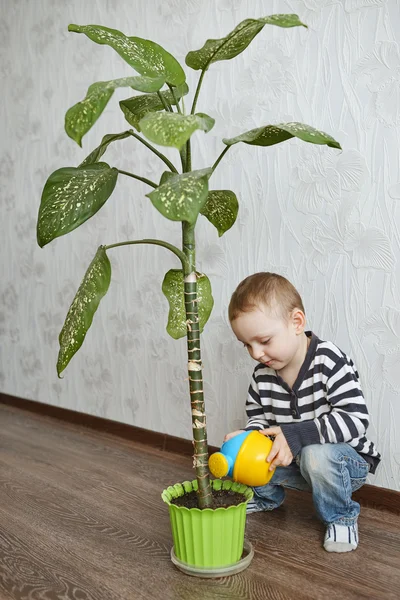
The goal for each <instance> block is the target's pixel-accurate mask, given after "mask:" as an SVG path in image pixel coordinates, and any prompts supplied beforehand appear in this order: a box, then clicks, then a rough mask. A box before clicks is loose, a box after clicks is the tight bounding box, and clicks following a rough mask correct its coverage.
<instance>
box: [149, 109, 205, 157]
mask: <svg viewBox="0 0 400 600" xmlns="http://www.w3.org/2000/svg"><path fill="white" fill-rule="evenodd" d="M214 123H215V120H214V119H212V118H211V117H209V116H208V115H205V114H203V113H198V114H196V115H181V114H178V113H170V112H160V113H150V114H147V115H146V116H145V117H144V118H143V119H142V120H141V121H140V123H139V127H140V129H141V130H142V132H143V133H144V135H145V136H146V137H147V139H148V140H150V141H151V142H154V143H155V144H159V145H160V146H172V147H173V148H177V149H178V150H179V149H180V148H182V146H183V145H184V144H185V143H186V142H187V140H188V139H189V138H190V136H191V135H192V133H194V132H195V131H196V130H197V129H201V130H202V131H205V132H206V133H207V132H208V131H210V129H212V128H213V127H214Z"/></svg>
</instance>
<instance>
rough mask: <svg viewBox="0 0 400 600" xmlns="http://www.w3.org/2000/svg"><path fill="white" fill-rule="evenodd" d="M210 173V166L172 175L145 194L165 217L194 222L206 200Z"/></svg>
mask: <svg viewBox="0 0 400 600" xmlns="http://www.w3.org/2000/svg"><path fill="white" fill-rule="evenodd" d="M211 175H212V169H210V168H208V169H201V170H199V171H190V173H183V174H182V175H173V176H172V177H169V178H168V179H167V180H166V181H165V182H164V183H163V184H162V185H160V186H159V187H158V188H156V189H155V190H153V191H152V192H150V193H149V194H146V196H147V197H148V198H150V200H151V202H152V203H153V205H154V206H155V207H156V209H157V210H158V211H159V212H160V213H161V214H162V215H163V216H164V217H166V218H167V219H171V221H187V222H188V223H195V221H196V219H197V217H198V214H199V212H200V210H201V209H202V208H203V205H204V203H205V201H206V200H207V194H208V179H209V178H210V177H211Z"/></svg>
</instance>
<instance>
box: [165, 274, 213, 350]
mask: <svg viewBox="0 0 400 600" xmlns="http://www.w3.org/2000/svg"><path fill="white" fill-rule="evenodd" d="M196 275H197V307H198V314H199V326H200V332H202V331H203V329H204V325H205V324H206V323H207V321H208V318H209V316H210V314H211V311H212V308H213V306H214V298H213V297H212V292H211V283H210V280H209V279H208V277H207V276H206V275H204V274H203V273H196ZM162 291H163V293H164V295H165V297H166V298H167V300H168V303H169V314H168V324H167V332H168V333H169V335H170V336H171V337H172V338H174V339H175V340H178V339H179V338H182V337H184V336H185V335H186V333H187V326H186V311H185V301H184V283H183V271H182V270H180V269H171V270H170V271H168V273H166V275H165V277H164V281H163V283H162Z"/></svg>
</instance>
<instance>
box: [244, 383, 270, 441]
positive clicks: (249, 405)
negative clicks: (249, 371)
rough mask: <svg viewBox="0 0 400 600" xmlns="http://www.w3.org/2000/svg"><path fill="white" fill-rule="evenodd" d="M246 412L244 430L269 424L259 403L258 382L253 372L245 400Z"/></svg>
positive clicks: (257, 429) (256, 428) (257, 428)
mask: <svg viewBox="0 0 400 600" xmlns="http://www.w3.org/2000/svg"><path fill="white" fill-rule="evenodd" d="M246 414H247V424H246V427H245V431H251V430H256V431H260V429H265V428H266V427H268V426H269V423H268V421H267V419H266V418H265V413H264V408H263V406H262V404H261V398H260V393H259V391H258V384H257V381H256V378H255V376H254V373H253V377H252V378H251V382H250V386H249V392H248V395H247V400H246Z"/></svg>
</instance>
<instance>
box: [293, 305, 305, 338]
mask: <svg viewBox="0 0 400 600" xmlns="http://www.w3.org/2000/svg"><path fill="white" fill-rule="evenodd" d="M292 323H293V326H294V329H295V332H296V333H297V334H298V335H299V334H300V333H303V331H304V328H305V326H306V315H305V314H304V313H303V311H302V310H300V309H299V308H295V309H294V311H293V312H292Z"/></svg>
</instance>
